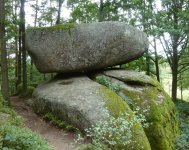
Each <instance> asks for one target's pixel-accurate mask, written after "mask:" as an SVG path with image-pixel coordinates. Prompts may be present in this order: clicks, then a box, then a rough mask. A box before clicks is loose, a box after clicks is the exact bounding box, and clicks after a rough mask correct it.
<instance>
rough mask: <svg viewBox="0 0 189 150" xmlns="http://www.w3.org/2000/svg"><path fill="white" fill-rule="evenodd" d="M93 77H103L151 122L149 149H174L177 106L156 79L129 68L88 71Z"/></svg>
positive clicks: (147, 132)
mask: <svg viewBox="0 0 189 150" xmlns="http://www.w3.org/2000/svg"><path fill="white" fill-rule="evenodd" d="M89 76H90V77H91V78H92V79H94V80H95V79H96V77H100V76H101V77H102V76H103V77H105V78H104V79H105V80H107V81H106V84H108V85H113V86H115V87H116V86H117V87H119V92H118V95H120V96H121V97H122V98H123V99H124V100H125V101H126V102H127V103H128V104H129V106H130V108H131V109H132V110H133V111H134V108H137V107H139V108H140V113H141V114H143V115H144V116H145V117H146V120H147V122H148V123H149V124H150V126H149V128H147V129H145V133H146V135H147V137H148V140H149V142H150V145H151V148H152V150H173V149H174V142H175V138H176V136H178V135H179V127H178V122H177V116H176V112H177V110H176V107H175V105H174V103H173V102H172V100H171V98H170V97H169V95H167V94H166V92H165V91H164V90H163V88H162V87H161V86H160V84H159V82H158V81H156V80H154V79H152V78H151V77H149V76H146V75H143V74H141V73H139V72H137V71H134V70H129V69H107V70H101V71H93V72H90V73H89Z"/></svg>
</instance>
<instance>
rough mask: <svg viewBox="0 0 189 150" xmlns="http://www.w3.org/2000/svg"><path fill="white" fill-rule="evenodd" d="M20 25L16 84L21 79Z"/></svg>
mask: <svg viewBox="0 0 189 150" xmlns="http://www.w3.org/2000/svg"><path fill="white" fill-rule="evenodd" d="M21 34H22V32H21V25H19V39H18V41H19V51H18V84H20V83H21V78H22V64H21V53H22V48H21V42H22V40H21V37H22V36H21Z"/></svg>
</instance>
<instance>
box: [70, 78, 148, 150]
mask: <svg viewBox="0 0 189 150" xmlns="http://www.w3.org/2000/svg"><path fill="white" fill-rule="evenodd" d="M96 81H97V82H98V83H100V84H102V85H105V86H106V87H108V88H109V89H111V90H112V91H114V92H115V93H117V94H118V92H119V91H120V85H121V83H118V84H117V85H116V86H115V85H112V84H111V83H110V82H109V81H108V80H107V79H106V77H105V76H99V77H97V78H96ZM132 105H133V115H131V114H130V113H129V107H127V108H126V110H125V112H124V113H121V112H120V116H119V117H118V118H114V117H113V116H111V115H110V114H109V112H108V110H107V108H106V109H105V110H104V112H103V118H102V119H101V120H100V121H99V122H98V123H97V124H96V125H95V126H92V127H91V128H89V129H85V131H86V136H87V137H90V138H92V142H93V144H87V145H85V144H84V145H81V146H80V147H77V148H76V149H77V150H102V149H104V150H117V149H123V147H124V148H125V147H129V146H130V144H131V143H134V145H136V144H137V143H136V141H132V140H131V139H132V134H133V132H137V131H133V130H132V127H133V126H134V125H136V123H137V124H138V125H140V126H141V127H142V128H147V127H148V126H149V123H147V122H146V118H145V116H144V115H142V114H141V113H139V112H140V111H143V112H144V113H145V112H147V111H149V109H150V107H148V108H146V109H143V110H140V108H139V107H137V106H136V103H132ZM130 115H131V116H130ZM126 118H127V119H126ZM128 118H130V119H128ZM83 140H84V138H82V137H81V135H80V134H78V137H77V139H74V141H75V142H74V143H70V147H73V148H74V147H75V144H78V143H79V144H81V143H80V141H83ZM129 149H135V147H129ZM141 149H144V148H143V147H142V146H141Z"/></svg>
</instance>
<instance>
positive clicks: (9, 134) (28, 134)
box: [0, 123, 53, 150]
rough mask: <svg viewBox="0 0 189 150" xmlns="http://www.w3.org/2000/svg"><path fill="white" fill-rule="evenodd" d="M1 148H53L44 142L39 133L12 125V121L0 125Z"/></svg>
mask: <svg viewBox="0 0 189 150" xmlns="http://www.w3.org/2000/svg"><path fill="white" fill-rule="evenodd" d="M0 131H1V132H0V137H1V139H0V140H1V141H0V148H1V149H4V150H5V149H22V150H43V149H44V150H45V149H46V150H50V149H53V148H51V147H49V146H48V143H47V142H44V141H43V140H42V138H41V137H40V136H39V135H37V133H35V132H32V131H31V130H30V129H28V128H21V127H20V126H16V125H12V124H10V123H7V124H3V125H1V126H0Z"/></svg>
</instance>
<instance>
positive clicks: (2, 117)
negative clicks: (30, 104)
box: [0, 112, 11, 122]
mask: <svg viewBox="0 0 189 150" xmlns="http://www.w3.org/2000/svg"><path fill="white" fill-rule="evenodd" d="M10 117H11V115H10V114H6V113H3V112H0V122H7V121H8V120H9V119H10Z"/></svg>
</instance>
